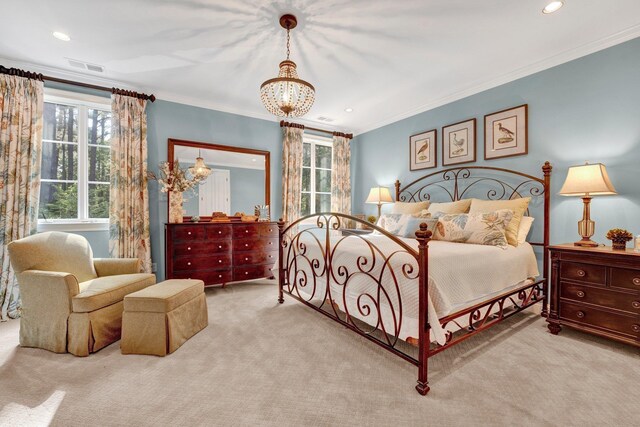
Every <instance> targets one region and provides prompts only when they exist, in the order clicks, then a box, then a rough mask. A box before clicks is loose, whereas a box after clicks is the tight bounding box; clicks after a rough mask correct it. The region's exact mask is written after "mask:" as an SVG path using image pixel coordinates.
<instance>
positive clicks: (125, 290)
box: [8, 232, 156, 356]
mask: <svg viewBox="0 0 640 427" xmlns="http://www.w3.org/2000/svg"><path fill="white" fill-rule="evenodd" d="M8 249H9V258H10V259H11V266H12V267H13V270H14V271H15V273H16V276H17V278H18V285H19V286H20V294H21V297H22V317H21V319H20V345H21V346H23V347H38V348H44V349H47V350H50V351H53V352H56V353H66V352H69V353H72V354H74V355H76V356H88V355H89V354H90V353H93V352H96V351H98V350H100V349H101V348H103V347H105V346H107V345H109V344H111V343H112V342H114V341H117V340H119V339H120V330H121V328H122V311H123V304H122V300H123V298H124V296H125V295H127V294H130V293H132V292H136V291H139V290H140V289H144V288H146V287H147V286H150V285H153V284H155V283H156V277H155V275H153V274H144V273H140V272H139V271H140V266H139V262H138V260H137V259H94V258H93V253H92V251H91V246H89V242H87V240H86V239H85V238H84V237H82V236H79V235H76V234H68V233H59V232H47V233H41V234H35V235H33V236H29V237H26V238H24V239H20V240H17V241H14V242H11V243H9V246H8Z"/></svg>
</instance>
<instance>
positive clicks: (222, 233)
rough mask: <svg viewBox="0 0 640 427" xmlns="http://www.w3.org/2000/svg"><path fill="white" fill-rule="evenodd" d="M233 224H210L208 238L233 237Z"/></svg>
mask: <svg viewBox="0 0 640 427" xmlns="http://www.w3.org/2000/svg"><path fill="white" fill-rule="evenodd" d="M231 227H232V226H231V224H219V225H209V226H207V227H206V229H207V240H209V239H216V240H217V239H223V238H228V239H231V235H232V232H231Z"/></svg>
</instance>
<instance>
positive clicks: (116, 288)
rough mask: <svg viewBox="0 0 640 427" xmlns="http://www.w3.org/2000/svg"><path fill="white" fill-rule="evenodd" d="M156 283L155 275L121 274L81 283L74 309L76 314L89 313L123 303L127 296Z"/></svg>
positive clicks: (73, 302)
mask: <svg viewBox="0 0 640 427" xmlns="http://www.w3.org/2000/svg"><path fill="white" fill-rule="evenodd" d="M154 283H156V276H155V275H153V274H146V273H138V274H119V275H117V276H106V277H98V278H97V279H92V280H87V281H86V282H82V283H80V284H79V285H78V286H79V287H80V293H79V294H78V295H76V296H75V297H73V300H72V307H73V311H74V312H76V313H89V312H91V311H95V310H98V309H99V308H102V307H106V306H108V305H111V304H115V303H117V302H120V301H122V299H123V298H124V297H125V295H127V294H130V293H132V292H136V291H139V290H141V289H144V288H146V287H147V286H151V285H153V284H154Z"/></svg>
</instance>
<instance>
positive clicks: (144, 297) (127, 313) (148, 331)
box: [120, 279, 209, 356]
mask: <svg viewBox="0 0 640 427" xmlns="http://www.w3.org/2000/svg"><path fill="white" fill-rule="evenodd" d="M208 323H209V316H208V313H207V302H206V298H205V294H204V282H203V281H202V280H178V279H172V280H167V281H164V282H161V283H158V284H157V285H153V286H149V287H148V288H145V289H143V290H141V291H138V292H134V293H131V294H129V295H127V296H125V297H124V313H123V314H122V341H121V342H120V349H121V351H122V354H153V355H156V356H166V355H167V354H170V353H173V352H174V351H176V350H177V349H178V347H180V346H181V345H182V344H184V343H185V342H186V341H187V340H188V339H189V338H191V337H192V336H194V335H195V334H197V333H198V332H200V331H201V330H203V329H204V328H206V327H207V325H208Z"/></svg>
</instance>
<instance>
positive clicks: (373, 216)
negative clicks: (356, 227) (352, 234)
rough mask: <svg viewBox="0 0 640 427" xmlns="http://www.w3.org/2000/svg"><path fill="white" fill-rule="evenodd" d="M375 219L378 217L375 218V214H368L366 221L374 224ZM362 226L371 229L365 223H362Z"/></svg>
mask: <svg viewBox="0 0 640 427" xmlns="http://www.w3.org/2000/svg"><path fill="white" fill-rule="evenodd" d="M377 219H378V218H376V216H375V215H369V216H368V217H367V222H368V223H369V224H375V223H376V221H377ZM362 228H363V229H364V230H370V229H371V228H370V227H368V226H366V225H364V224H362Z"/></svg>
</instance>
